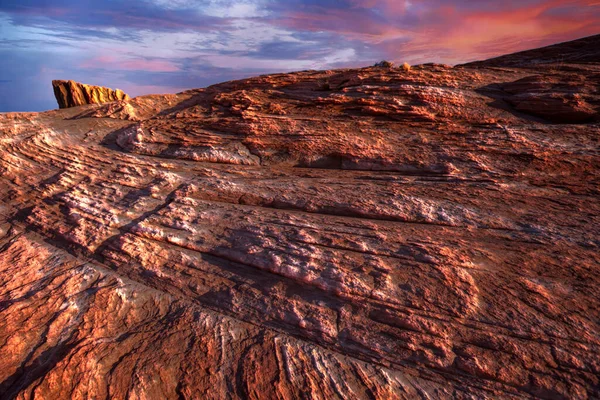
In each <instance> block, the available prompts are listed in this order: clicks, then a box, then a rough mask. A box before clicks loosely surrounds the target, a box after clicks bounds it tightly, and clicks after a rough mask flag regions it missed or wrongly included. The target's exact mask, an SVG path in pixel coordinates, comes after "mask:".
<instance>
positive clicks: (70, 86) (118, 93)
mask: <svg viewBox="0 0 600 400" xmlns="http://www.w3.org/2000/svg"><path fill="white" fill-rule="evenodd" d="M52 87H53V88H54V96H55V97H56V101H57V102H58V107H59V108H69V107H77V106H82V105H86V104H102V103H108V102H111V101H117V100H129V96H127V95H126V94H125V93H123V91H122V90H120V89H115V90H113V89H109V88H105V87H102V86H93V85H85V84H83V83H78V82H75V81H61V80H55V81H52Z"/></svg>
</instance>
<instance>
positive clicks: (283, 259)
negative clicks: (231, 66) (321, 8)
mask: <svg viewBox="0 0 600 400" xmlns="http://www.w3.org/2000/svg"><path fill="white" fill-rule="evenodd" d="M598 73H600V67H599V66H598V65H597V64H589V65H586V66H581V65H572V66H571V67H570V70H569V72H566V71H560V70H559V71H556V70H554V69H544V68H538V69H536V71H535V73H533V72H532V71H531V70H529V69H526V68H506V67H503V68H492V67H490V68H486V67H481V66H477V67H457V68H451V67H448V66H443V65H433V64H430V65H422V66H414V67H413V68H412V70H411V71H404V70H400V69H389V70H386V71H385V72H383V71H382V69H381V68H364V69H353V70H336V71H305V72H298V73H293V74H279V75H269V76H261V77H257V78H252V79H247V80H243V81H236V82H227V83H223V84H220V85H215V86H212V87H209V88H206V89H198V90H191V91H187V92H184V93H180V94H177V95H169V96H146V97H139V98H136V99H133V100H131V101H122V102H115V103H110V104H105V105H90V106H86V107H83V108H78V109H67V110H56V111H50V112H46V113H39V114H34V113H29V114H5V115H2V116H0V152H1V154H2V157H1V158H0V185H1V187H2V189H3V190H2V191H0V354H2V357H1V360H0V363H1V366H2V368H0V393H2V394H3V397H5V398H33V397H35V398H69V397H72V398H106V397H113V398H152V399H153V398H215V399H217V398H218V399H220V398H284V399H296V398H302V397H307V398H314V399H333V398H352V399H363V398H364V399H369V398H375V399H404V398H406V399H414V398H424V399H438V398H441V399H444V398H459V399H460V398H463V399H472V398H544V399H555V398H575V399H588V398H589V399H591V398H598V397H599V396H600V380H599V376H600V357H599V354H600V333H599V332H600V291H598V287H600V273H599V272H600V251H599V249H600V239H599V238H600V228H599V226H600V201H599V200H600V154H599V153H600V151H599V148H600V146H599V145H600V124H598V122H597V120H596V121H594V120H587V119H586V120H585V121H586V122H585V123H577V124H574V123H568V124H564V123H563V124H554V123H551V122H552V121H550V120H549V119H546V118H544V117H546V115H537V116H532V115H530V114H528V113H526V112H525V111H526V110H525V111H524V110H523V109H522V108H519V107H518V106H516V107H515V106H514V104H512V103H511V102H509V101H507V100H506V98H507V96H518V95H519V94H520V93H529V92H530V91H531V90H532V85H537V83H536V82H540V85H542V86H543V93H547V94H548V96H551V95H552V93H555V92H554V88H555V87H556V85H557V84H558V83H561V84H563V83H564V82H567V81H569V82H570V81H571V80H572V79H574V78H573V76H575V75H576V76H579V77H581V79H580V80H579V81H577V82H583V83H582V84H581V85H579V86H577V87H576V89H574V90H576V91H577V93H578V94H580V95H581V96H588V95H590V96H593V93H591V91H592V90H593V88H592V87H591V86H590V85H588V84H587V83H586V82H590V81H593V80H594V79H596V78H594V77H595V76H597V74H598ZM562 74H565V75H564V79H563V75H562ZM533 75H535V76H536V78H531V76H533ZM567 75H568V77H567ZM511 82H513V83H514V84H509V83H511ZM524 82H525V84H524ZM521 87H523V89H520V88H521ZM561 90H562V89H561ZM588 91H589V93H588ZM544 95H546V94H544ZM586 98H587V97H586ZM586 101H587V100H586ZM593 101H594V100H593V99H591V100H589V102H588V104H594V103H593ZM517 108H519V109H517ZM562 122H564V121H562ZM582 122H583V120H582Z"/></svg>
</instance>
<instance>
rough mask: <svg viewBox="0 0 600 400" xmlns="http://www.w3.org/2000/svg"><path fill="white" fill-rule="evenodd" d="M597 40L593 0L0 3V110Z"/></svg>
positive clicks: (596, 0)
mask: <svg viewBox="0 0 600 400" xmlns="http://www.w3.org/2000/svg"><path fill="white" fill-rule="evenodd" d="M597 33H600V0H585V1H583V0H582V1H564V0H563V1H561V0H554V1H540V0H519V1H512V0H504V1H498V0H478V1H467V0H461V1H432V0H407V1H403V0H285V1H283V0H239V1H238V0H197V1H194V0H102V1H99V0H0V72H1V75H0V95H1V96H0V111H39V110H46V109H52V108H56V107H57V106H56V102H55V100H54V96H53V93H52V87H51V80H52V79H73V80H76V81H80V82H84V83H89V84H95V85H103V86H109V87H113V88H115V87H118V88H120V89H123V90H124V91H125V92H126V93H128V94H130V95H131V96H137V95H141V94H148V93H172V92H178V91H181V90H184V89H190V88H196V87H204V86H207V85H210V84H213V83H217V82H221V81H226V80H231V79H237V78H242V77H247V76H252V75H258V74H263V73H270V72H281V71H292V70H305V69H325V68H337V67H360V66H366V65H370V64H373V63H375V62H377V61H380V60H383V59H387V60H394V61H397V62H403V61H407V62H409V63H411V64H415V63H420V62H430V61H431V62H443V63H448V64H456V63H462V62H467V61H472V60H477V59H485V58H489V57H493V56H497V55H501V54H505V53H510V52H514V51H519V50H524V49H528V48H535V47H539V46H543V45H548V44H552V43H556V42H561V41H566V40H571V39H576V38H580V37H584V36H589V35H593V34H597Z"/></svg>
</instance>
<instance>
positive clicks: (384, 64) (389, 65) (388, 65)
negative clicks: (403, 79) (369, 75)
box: [373, 60, 395, 68]
mask: <svg viewBox="0 0 600 400" xmlns="http://www.w3.org/2000/svg"><path fill="white" fill-rule="evenodd" d="M373 66H374V67H377V68H394V66H395V64H394V63H393V62H391V61H387V60H383V61H380V62H378V63H376V64H375V65H373Z"/></svg>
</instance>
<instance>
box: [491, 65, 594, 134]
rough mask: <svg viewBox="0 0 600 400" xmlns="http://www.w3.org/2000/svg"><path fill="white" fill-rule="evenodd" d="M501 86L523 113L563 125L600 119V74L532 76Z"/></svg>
mask: <svg viewBox="0 0 600 400" xmlns="http://www.w3.org/2000/svg"><path fill="white" fill-rule="evenodd" d="M501 86H502V89H503V90H504V91H505V92H507V93H508V94H509V95H508V96H506V97H505V99H506V100H507V101H508V102H509V103H510V104H511V105H513V106H514V108H515V109H516V110H518V111H521V112H523V113H526V114H531V115H535V116H539V117H542V118H544V119H545V120H547V121H550V122H554V123H562V124H577V123H585V122H592V121H599V120H600V91H599V90H598V88H600V73H597V74H589V75H586V74H584V75H582V74H559V75H557V74H554V73H551V74H545V75H533V76H528V77H526V78H522V79H519V80H517V81H515V82H510V83H506V84H503V85H501Z"/></svg>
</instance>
